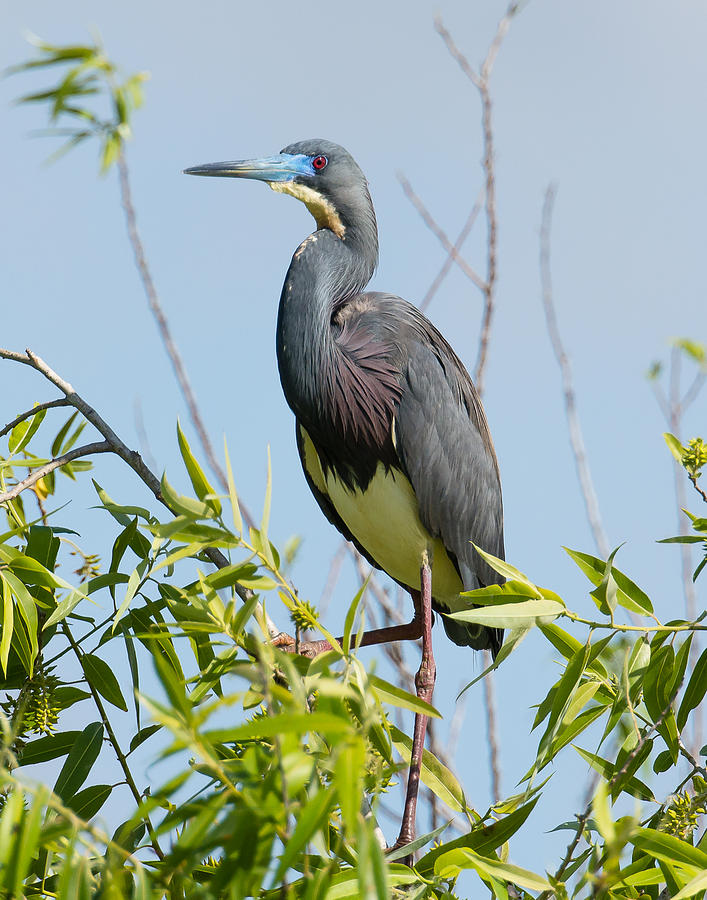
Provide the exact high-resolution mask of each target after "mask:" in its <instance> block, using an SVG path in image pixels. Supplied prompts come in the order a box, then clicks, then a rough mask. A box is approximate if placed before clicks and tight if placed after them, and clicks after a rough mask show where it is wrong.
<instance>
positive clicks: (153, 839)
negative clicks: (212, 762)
mask: <svg viewBox="0 0 707 900" xmlns="http://www.w3.org/2000/svg"><path fill="white" fill-rule="evenodd" d="M62 629H63V631H64V634H65V635H66V638H67V640H68V642H69V643H70V644H71V649H72V650H73V651H74V655H75V656H76V659H77V660H78V661H79V664H80V666H81V668H82V669H83V651H82V650H81V649H80V648H79V646H78V644H77V643H76V641H75V640H74V636H73V634H72V633H71V629H70V628H69V623H68V622H67V621H66V620H64V621H63V622H62ZM86 684H87V685H88V689H89V691H90V692H91V696H92V697H93V702H94V703H95V706H96V709H97V710H98V714H99V716H100V717H101V721H102V722H103V726H104V728H105V729H106V733H107V735H108V740H109V741H110V744H111V746H112V747H113V751H114V752H115V755H116V758H117V760H118V763H119V765H120V768H121V769H122V770H123V775H124V776H125V783H126V784H127V785H128V787H129V788H130V793H131V794H132V795H133V799H134V800H135V803H136V804H137V806H138V808H139V807H140V805H141V803H142V794H141V793H140V791H139V790H138V789H137V785H136V784H135V779H134V778H133V774H132V772H131V771H130V766H129V765H128V761H127V758H126V756H125V754H124V753H123V751H122V750H121V747H120V744H119V743H118V738H117V737H116V734H115V732H114V731H113V726H112V725H111V721H110V717H109V716H108V714H107V713H106V708H105V706H104V705H103V701H102V700H101V698H100V695H99V693H98V691H97V690H96V689H95V687H94V686H93V684H92V683H91V680H90V679H89V678H86ZM143 821H144V823H145V826H146V827H147V830H148V832H149V835H150V843H151V844H152V849H153V850H154V851H155V854H156V855H157V858H158V859H164V853H163V852H162V848H161V847H160V845H159V841H158V840H157V833H156V832H155V829H154V828H153V826H152V822H151V821H150V817H149V816H148V815H145V816H144V817H143Z"/></svg>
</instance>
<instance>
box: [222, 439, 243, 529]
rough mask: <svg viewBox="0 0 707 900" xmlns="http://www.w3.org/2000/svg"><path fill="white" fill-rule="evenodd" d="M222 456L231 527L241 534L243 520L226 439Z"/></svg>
mask: <svg viewBox="0 0 707 900" xmlns="http://www.w3.org/2000/svg"><path fill="white" fill-rule="evenodd" d="M223 449H224V455H225V457H226V479H227V481H228V496H229V499H230V501H231V510H232V515H233V527H234V528H235V529H236V534H239V535H240V534H243V519H242V518H241V510H240V506H239V504H238V493H237V492H236V484H235V482H234V480H233V469H232V468H231V458H230V456H229V455H228V444H227V443H226V438H225V437H224V439H223Z"/></svg>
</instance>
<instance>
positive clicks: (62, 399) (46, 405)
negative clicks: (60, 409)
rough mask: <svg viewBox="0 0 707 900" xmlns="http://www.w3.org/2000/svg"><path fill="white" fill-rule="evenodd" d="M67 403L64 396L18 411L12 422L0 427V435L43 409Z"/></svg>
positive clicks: (3, 434)
mask: <svg viewBox="0 0 707 900" xmlns="http://www.w3.org/2000/svg"><path fill="white" fill-rule="evenodd" d="M69 405H70V404H69V401H68V400H67V399H66V398H65V397H60V398H59V399H58V400H49V401H48V402H47V403H38V404H37V405H36V406H34V407H32V409H28V410H27V411H26V412H23V413H20V415H19V416H17V418H16V419H13V420H12V422H8V423H7V425H6V426H5V427H4V428H2V429H0V437H4V436H5V435H6V434H7V433H8V432H10V431H12V429H13V428H14V427H15V425H19V424H20V422H24V421H25V419H31V418H32V416H34V415H36V414H37V413H38V412H41V411H42V410H43V409H54V408H55V407H57V406H69Z"/></svg>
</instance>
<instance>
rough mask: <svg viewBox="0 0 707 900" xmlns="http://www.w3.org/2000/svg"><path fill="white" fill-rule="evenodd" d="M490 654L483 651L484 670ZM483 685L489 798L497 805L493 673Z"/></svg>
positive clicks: (498, 761) (498, 778) (498, 779)
mask: <svg viewBox="0 0 707 900" xmlns="http://www.w3.org/2000/svg"><path fill="white" fill-rule="evenodd" d="M492 661H493V660H492V658H491V653H490V652H489V651H488V650H484V668H488V666H489V665H491V663H492ZM482 681H483V684H484V706H485V707H486V723H487V727H488V741H489V770H490V772H491V797H492V798H493V802H494V804H495V803H498V802H499V801H500V799H501V757H500V753H499V749H498V726H497V724H496V693H495V690H494V683H493V672H489V673H488V675H487V676H486V678H482Z"/></svg>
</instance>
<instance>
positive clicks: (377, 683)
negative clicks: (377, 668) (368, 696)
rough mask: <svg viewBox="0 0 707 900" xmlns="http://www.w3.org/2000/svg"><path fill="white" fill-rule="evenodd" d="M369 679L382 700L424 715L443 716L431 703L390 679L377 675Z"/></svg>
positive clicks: (435, 717) (436, 717)
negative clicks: (392, 682)
mask: <svg viewBox="0 0 707 900" xmlns="http://www.w3.org/2000/svg"><path fill="white" fill-rule="evenodd" d="M368 680H369V682H370V683H371V684H372V685H373V687H374V688H375V690H376V694H377V695H378V697H379V699H380V700H381V702H383V703H389V704H390V705H391V706H398V707H400V708H401V709H411V710H412V711H413V712H415V713H422V715H423V716H431V717H432V718H433V719H441V718H442V716H441V715H440V713H439V712H437V710H436V709H435V708H434V706H432V704H431V703H427V702H425V701H424V700H422V699H420V697H416V696H415V694H410V693H408V691H405V690H403V689H402V688H400V687H397V686H396V685H394V684H391V683H390V682H389V681H385V680H384V679H383V678H378V676H377V675H369V676H368Z"/></svg>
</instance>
